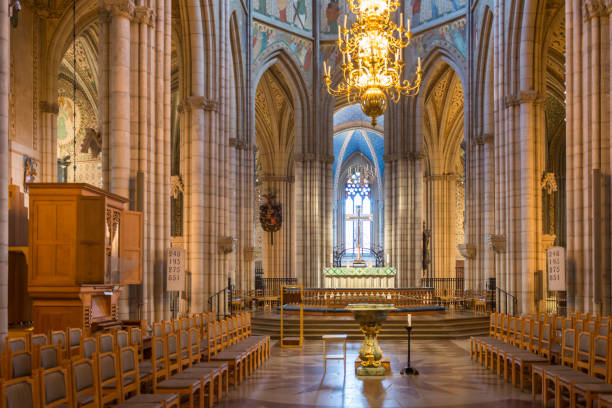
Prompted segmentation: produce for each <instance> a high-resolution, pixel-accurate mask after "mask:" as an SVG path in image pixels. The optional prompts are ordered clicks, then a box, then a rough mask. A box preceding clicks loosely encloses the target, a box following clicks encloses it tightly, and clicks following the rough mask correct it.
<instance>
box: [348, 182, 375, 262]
mask: <svg viewBox="0 0 612 408" xmlns="http://www.w3.org/2000/svg"><path fill="white" fill-rule="evenodd" d="M371 195H372V189H371V188H370V182H369V181H367V180H364V181H362V180H361V178H360V174H359V172H357V173H353V174H351V175H350V176H349V177H348V179H347V180H346V187H345V197H346V198H345V199H344V214H345V216H346V218H345V220H344V223H345V225H344V234H345V235H344V242H345V245H346V249H347V253H350V254H355V255H356V254H357V241H358V240H359V241H360V243H361V248H362V249H363V248H367V249H370V248H371V247H372V218H373V214H372V201H371ZM353 217H358V218H353ZM368 217H369V219H368ZM359 223H361V225H360V224H359ZM359 230H361V231H359ZM359 233H360V235H361V236H359ZM362 254H363V252H362Z"/></svg>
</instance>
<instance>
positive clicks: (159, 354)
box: [151, 337, 168, 389]
mask: <svg viewBox="0 0 612 408" xmlns="http://www.w3.org/2000/svg"><path fill="white" fill-rule="evenodd" d="M167 378H168V358H167V354H166V340H165V338H164V337H153V338H152V339H151V380H152V383H153V389H155V388H156V384H157V383H158V382H159V381H163V380H165V379H167Z"/></svg>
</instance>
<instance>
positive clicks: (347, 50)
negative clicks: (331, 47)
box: [323, 0, 422, 126]
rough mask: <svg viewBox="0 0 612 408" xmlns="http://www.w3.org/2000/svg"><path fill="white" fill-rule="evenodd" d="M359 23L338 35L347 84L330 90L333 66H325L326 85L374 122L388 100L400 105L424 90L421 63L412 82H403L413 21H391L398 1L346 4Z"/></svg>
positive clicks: (358, 0) (352, 0)
mask: <svg viewBox="0 0 612 408" xmlns="http://www.w3.org/2000/svg"><path fill="white" fill-rule="evenodd" d="M347 2H348V3H349V7H350V9H351V12H352V13H353V14H355V15H356V17H357V21H356V22H354V23H353V25H352V27H351V28H350V29H347V28H346V21H347V16H346V15H345V16H344V28H343V29H342V30H339V32H338V48H339V50H340V52H341V53H342V65H341V66H340V69H341V70H342V73H343V75H344V82H343V83H340V84H339V85H338V88H337V89H333V88H332V86H331V66H330V67H328V66H327V63H325V62H323V72H324V79H325V84H326V86H327V90H328V92H329V93H330V94H332V95H334V96H342V95H346V97H347V99H348V102H349V104H352V103H354V102H356V101H359V103H360V104H361V109H362V110H363V112H364V113H365V114H366V115H367V116H369V117H371V118H372V125H373V126H376V123H377V121H376V118H377V117H378V116H380V115H382V114H384V113H385V110H386V109H387V102H388V98H389V97H391V99H392V100H393V101H394V102H398V101H399V98H400V95H402V94H403V95H408V96H414V95H416V94H418V92H419V88H420V86H421V76H422V71H421V59H420V58H419V59H418V63H417V71H416V78H415V79H414V81H413V82H410V81H408V80H403V81H402V79H401V77H402V68H403V67H404V65H405V63H404V61H403V58H402V49H403V48H405V47H407V46H408V45H409V44H410V37H411V34H410V20H408V22H407V24H406V27H404V26H403V20H404V16H403V14H401V15H400V25H399V26H398V25H397V24H395V23H394V22H392V21H391V14H392V13H393V12H394V11H395V10H397V8H398V7H399V5H400V3H399V1H397V0H347Z"/></svg>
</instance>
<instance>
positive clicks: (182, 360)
mask: <svg viewBox="0 0 612 408" xmlns="http://www.w3.org/2000/svg"><path fill="white" fill-rule="evenodd" d="M178 340H179V353H178V358H179V366H180V370H179V371H182V370H183V369H184V368H185V367H191V356H190V352H189V350H190V347H191V342H190V339H189V332H188V331H187V330H180V331H179V332H178Z"/></svg>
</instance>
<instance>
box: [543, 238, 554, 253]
mask: <svg viewBox="0 0 612 408" xmlns="http://www.w3.org/2000/svg"><path fill="white" fill-rule="evenodd" d="M556 239H557V236H556V235H555V234H542V247H543V249H544V251H546V250H547V249H548V248H551V247H552V246H553V245H555V240H556Z"/></svg>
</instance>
